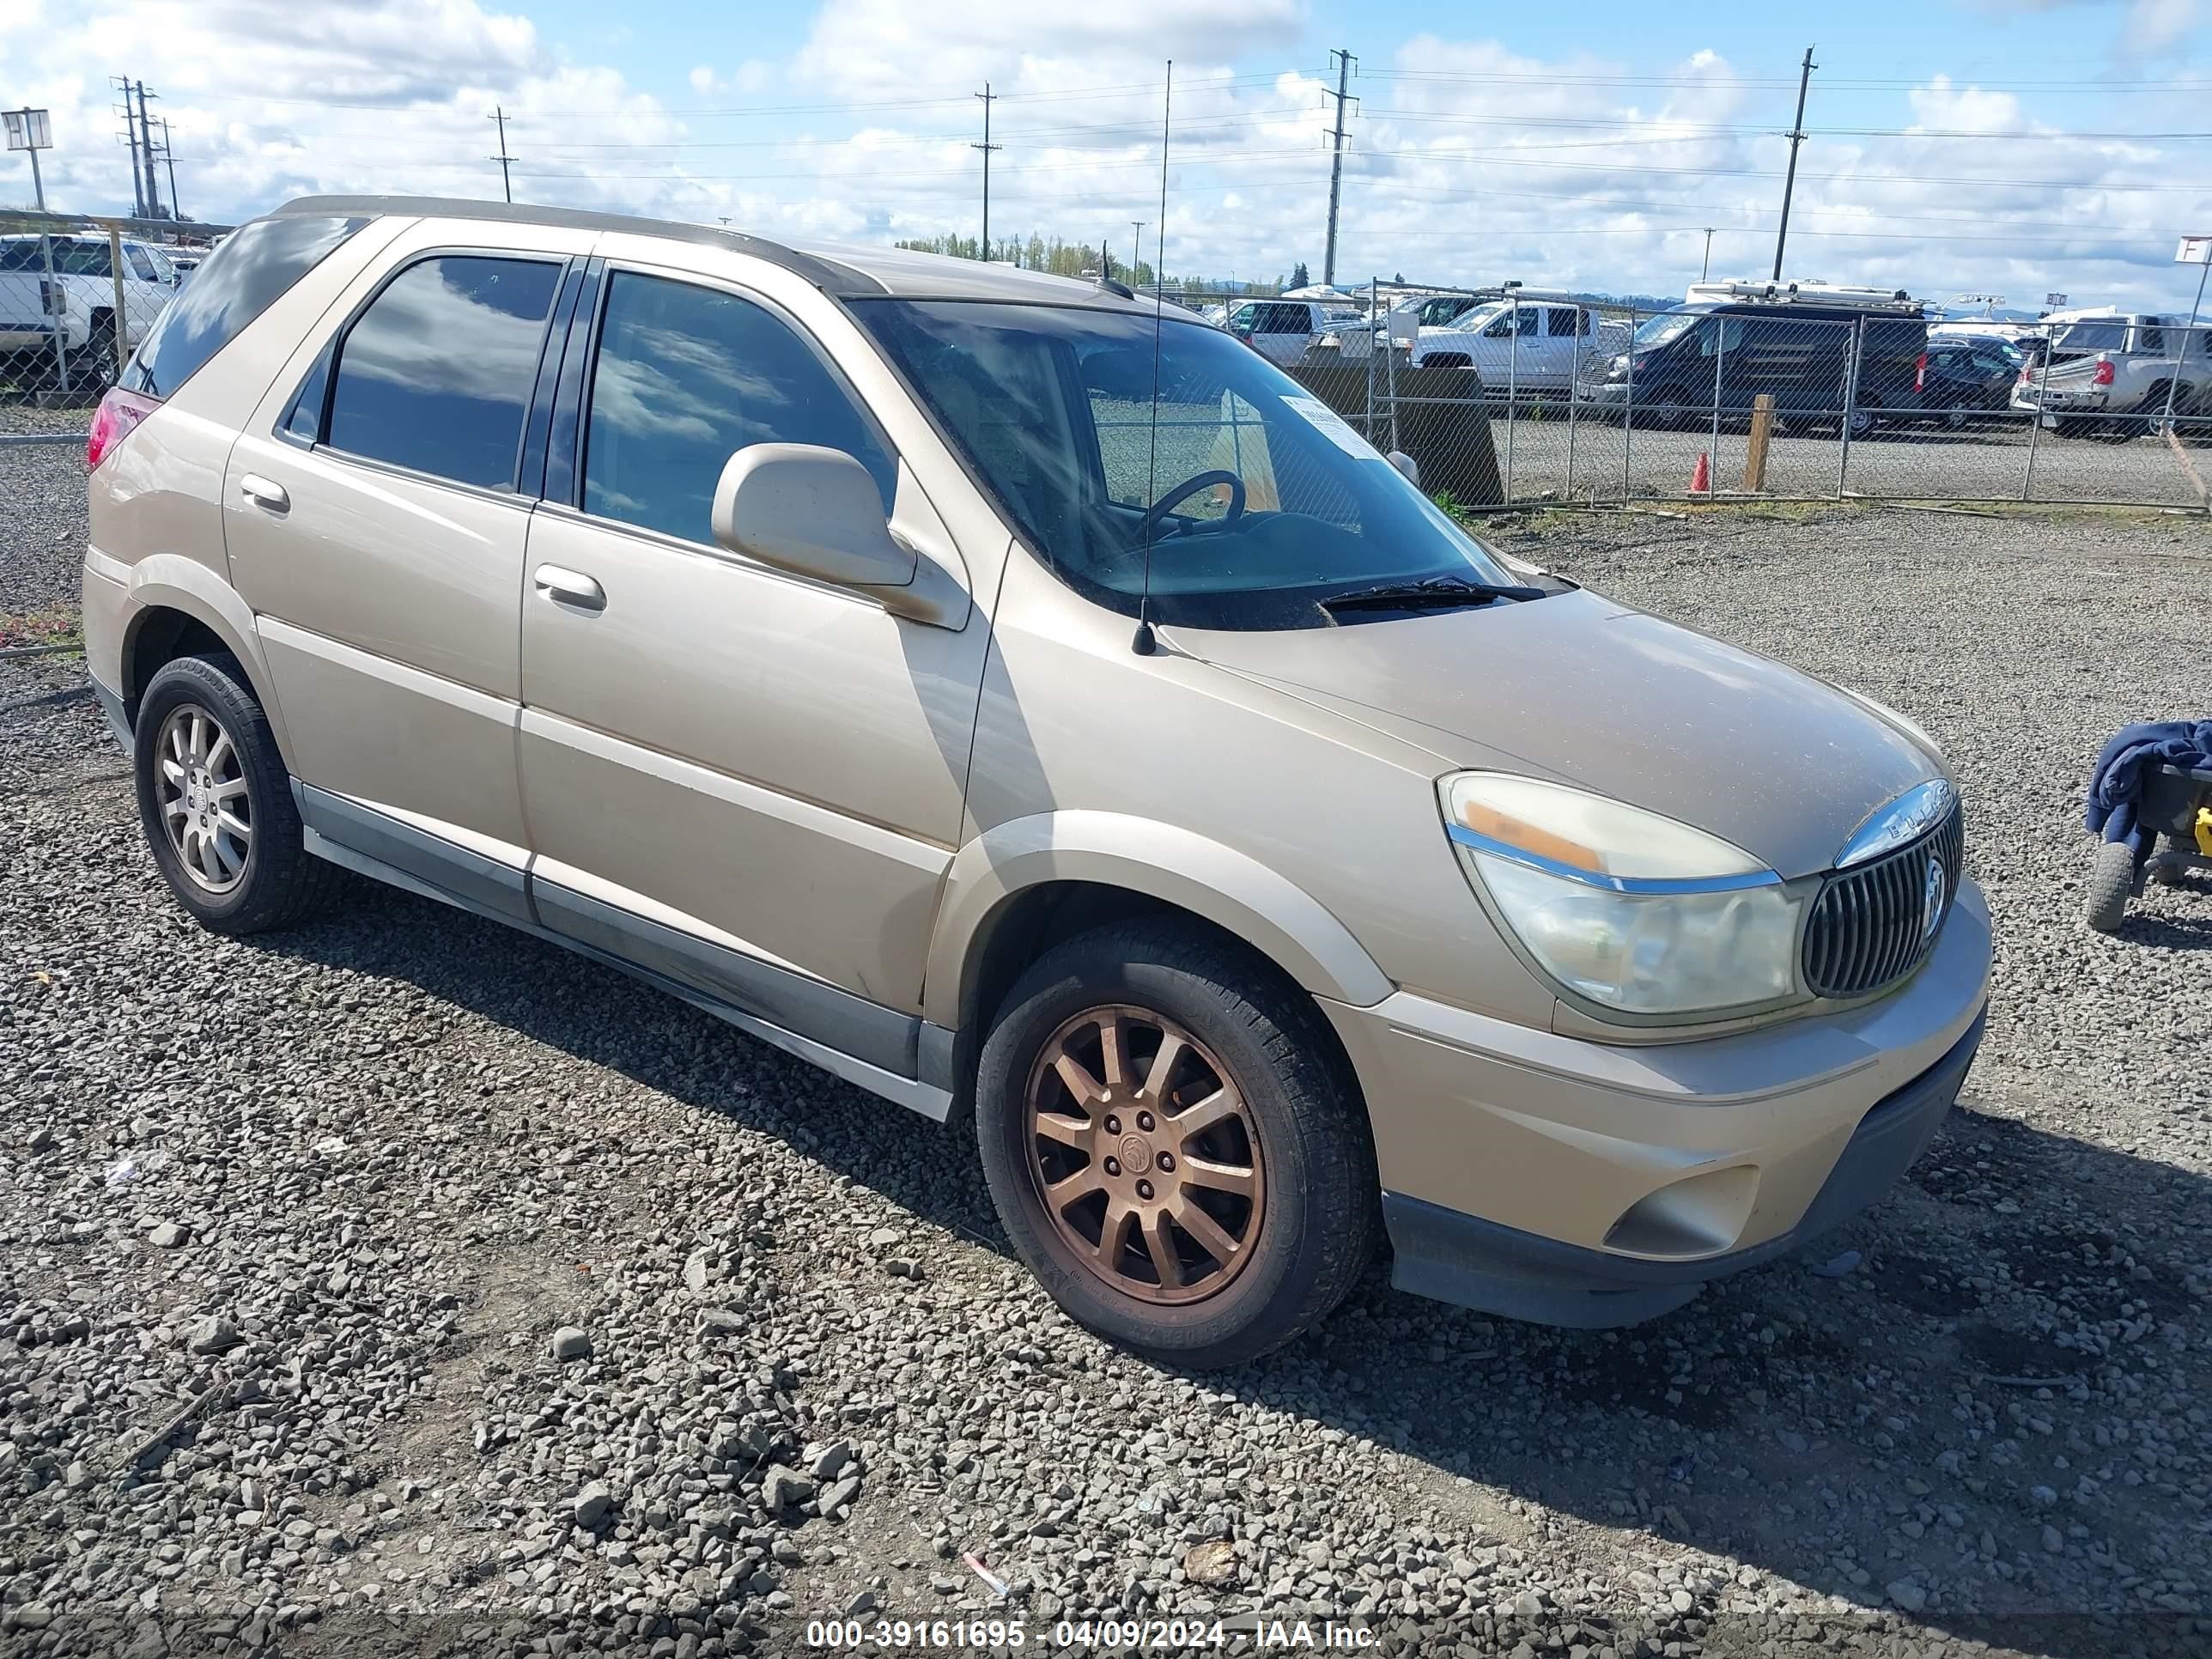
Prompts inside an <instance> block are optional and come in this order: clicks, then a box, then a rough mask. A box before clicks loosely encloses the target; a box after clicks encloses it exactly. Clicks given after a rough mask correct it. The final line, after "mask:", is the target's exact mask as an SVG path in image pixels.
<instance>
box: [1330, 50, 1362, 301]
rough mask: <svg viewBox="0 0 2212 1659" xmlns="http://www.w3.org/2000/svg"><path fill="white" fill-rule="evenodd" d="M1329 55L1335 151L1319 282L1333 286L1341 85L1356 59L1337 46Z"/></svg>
mask: <svg viewBox="0 0 2212 1659" xmlns="http://www.w3.org/2000/svg"><path fill="white" fill-rule="evenodd" d="M1329 56H1331V57H1332V58H1335V59H1336V125H1335V126H1334V127H1332V128H1331V129H1330V130H1329V136H1330V137H1332V138H1333V139H1334V141H1335V144H1336V152H1335V155H1334V156H1333V157H1332V158H1331V159H1330V161H1329V164H1328V248H1327V250H1326V251H1325V252H1323V253H1322V259H1321V279H1322V282H1324V283H1332V284H1333V283H1334V282H1335V281H1336V203H1337V197H1338V196H1339V194H1340V192H1341V191H1342V190H1343V187H1344V83H1345V82H1346V80H1347V79H1349V78H1350V76H1351V74H1352V65H1353V64H1356V63H1358V61H1359V60H1358V58H1354V57H1353V56H1352V54H1351V53H1350V52H1346V51H1345V50H1344V49H1343V48H1342V47H1337V48H1336V49H1334V51H1332V52H1330V53H1329Z"/></svg>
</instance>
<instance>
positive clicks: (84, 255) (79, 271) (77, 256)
mask: <svg viewBox="0 0 2212 1659" xmlns="http://www.w3.org/2000/svg"><path fill="white" fill-rule="evenodd" d="M54 269H55V270H57V271H59V272H63V273H65V274H66V275H68V276H114V274H115V267H114V266H113V265H112V264H109V263H108V258H107V244H106V243H105V242H94V241H89V240H80V239H78V238H76V237H57V238H56V239H55V241H54Z"/></svg>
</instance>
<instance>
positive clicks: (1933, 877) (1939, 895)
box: [1920, 858, 1948, 945]
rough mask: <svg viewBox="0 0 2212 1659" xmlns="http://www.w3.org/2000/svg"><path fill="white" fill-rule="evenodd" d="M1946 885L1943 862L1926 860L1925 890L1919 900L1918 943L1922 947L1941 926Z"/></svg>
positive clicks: (1935, 859)
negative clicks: (1926, 880) (1926, 879)
mask: <svg viewBox="0 0 2212 1659" xmlns="http://www.w3.org/2000/svg"><path fill="white" fill-rule="evenodd" d="M1947 892H1948V881H1947V879H1946V878H1945V876H1944V874H1943V860H1941V859H1938V858H1931V859H1929V860H1928V882H1927V889H1926V890H1925V891H1924V892H1923V894H1922V895H1921V899H1920V942H1921V944H1923V945H1925V944H1927V943H1928V941H1929V939H1934V938H1935V937H1936V929H1937V928H1938V927H1942V925H1943V901H1944V899H1945V897H1946V896H1947Z"/></svg>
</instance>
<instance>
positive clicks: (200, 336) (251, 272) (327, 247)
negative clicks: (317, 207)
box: [123, 218, 368, 398]
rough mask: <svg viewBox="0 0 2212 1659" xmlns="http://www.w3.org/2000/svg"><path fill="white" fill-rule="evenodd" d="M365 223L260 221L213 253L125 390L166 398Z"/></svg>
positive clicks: (171, 308)
mask: <svg viewBox="0 0 2212 1659" xmlns="http://www.w3.org/2000/svg"><path fill="white" fill-rule="evenodd" d="M367 223H368V220H367V219H338V218H329V219H324V218H312V219H257V220H255V221H254V222H252V224H250V225H246V226H245V227H244V228H241V229H240V230H239V231H237V232H236V233H235V234H233V235H232V236H231V237H230V238H229V239H228V240H227V241H225V242H224V243H223V245H222V246H221V247H219V248H217V249H216V251H215V252H213V253H211V254H210V255H209V256H208V258H207V263H206V264H203V265H202V266H201V267H200V268H199V270H197V271H196V272H195V273H194V274H193V276H192V280H191V286H189V287H188V288H186V289H185V290H184V291H183V292H182V293H180V294H179V295H178V296H177V297H176V298H175V299H174V300H173V301H171V302H170V303H169V305H168V307H167V309H166V310H164V311H163V312H162V313H161V320H160V321H159V322H157V323H155V325H154V331H153V333H152V334H150V335H149V336H148V337H147V339H146V343H144V344H143V345H142V346H140V347H139V348H138V355H137V356H136V357H134V358H132V359H131V367H130V368H128V369H127V370H125V373H124V377H123V385H124V387H125V390H126V391H131V392H142V393H143V394H144V395H145V396H147V397H149V398H167V397H169V396H171V395H173V393H174V392H176V390H177V388H178V387H179V386H182V385H184V383H185V381H186V380H190V379H191V377H192V376H193V375H194V374H197V373H198V372H199V369H200V367H201V365H202V364H204V363H205V362H207V360H208V359H209V358H210V357H212V356H215V355H216V352H218V351H220V350H222V349H223V347H225V346H227V345H228V344H229V343H231V341H233V340H234V339H235V338H237V337H238V336H239V335H240V333H242V332H243V331H245V329H246V325H248V324H249V323H251V322H252V321H253V319H255V318H257V317H258V316H259V315H260V314H261V313H263V312H264V311H266V310H268V309H269V307H270V306H271V305H273V304H275V303H276V301H277V300H278V299H279V298H280V297H281V296H282V295H283V294H284V292H285V291H286V290H287V289H289V288H290V287H291V286H292V284H293V283H296V282H298V281H299V280H300V278H301V277H302V276H306V275H307V273H308V272H309V271H311V270H313V269H314V268H315V267H316V266H317V265H319V264H321V263H322V262H323V260H324V259H325V258H328V257H329V256H330V254H331V250H333V249H334V248H336V247H337V246H339V244H341V243H342V242H343V241H344V240H346V238H347V237H349V236H350V235H352V234H354V233H355V232H356V231H357V230H359V229H360V228H362V226H363V225H365V224H367Z"/></svg>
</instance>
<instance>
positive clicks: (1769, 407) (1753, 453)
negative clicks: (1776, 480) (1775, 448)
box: [1743, 392, 1774, 495]
mask: <svg viewBox="0 0 2212 1659" xmlns="http://www.w3.org/2000/svg"><path fill="white" fill-rule="evenodd" d="M1773 435H1774V394H1773V393H1772V392H1760V393H1759V395H1758V396H1757V397H1756V398H1753V399H1752V400H1751V441H1749V442H1748V443H1747V444H1746V445H1745V446H1744V450H1743V489H1744V493H1745V494H1746V495H1758V494H1759V493H1760V492H1761V491H1763V490H1764V489H1765V488H1766V441H1767V440H1768V439H1769V438H1771V437H1772V436H1773Z"/></svg>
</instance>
